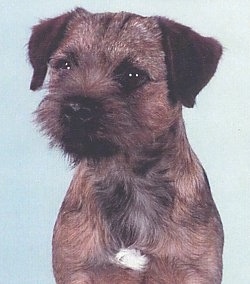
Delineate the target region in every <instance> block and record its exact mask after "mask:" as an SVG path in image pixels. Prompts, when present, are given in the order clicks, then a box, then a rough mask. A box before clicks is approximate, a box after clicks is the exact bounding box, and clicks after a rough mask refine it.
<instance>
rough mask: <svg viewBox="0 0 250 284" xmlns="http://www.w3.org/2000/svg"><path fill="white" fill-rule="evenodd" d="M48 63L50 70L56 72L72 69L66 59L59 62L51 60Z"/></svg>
mask: <svg viewBox="0 0 250 284" xmlns="http://www.w3.org/2000/svg"><path fill="white" fill-rule="evenodd" d="M49 63H50V65H51V66H52V68H54V69H57V70H70V69H71V68H72V66H71V62H70V61H69V60H66V59H60V60H54V59H51V60H50V61H49Z"/></svg>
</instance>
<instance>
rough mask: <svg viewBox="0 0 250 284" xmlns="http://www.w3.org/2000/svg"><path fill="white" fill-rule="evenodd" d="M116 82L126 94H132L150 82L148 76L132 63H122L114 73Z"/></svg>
mask: <svg viewBox="0 0 250 284" xmlns="http://www.w3.org/2000/svg"><path fill="white" fill-rule="evenodd" d="M114 76H115V80H116V81H117V82H118V83H119V84H120V86H121V87H122V88H123V89H124V90H125V91H126V92H132V91H134V90H135V89H137V88H139V87H141V86H142V85H143V84H145V83H146V82H147V81H148V80H149V76H148V74H147V73H146V72H145V71H143V70H141V69H139V68H137V67H135V66H133V65H132V64H131V63H130V62H128V61H125V62H122V63H121V64H120V65H119V66H118V67H117V68H116V69H115V71H114Z"/></svg>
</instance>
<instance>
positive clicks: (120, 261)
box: [111, 248, 149, 271]
mask: <svg viewBox="0 0 250 284" xmlns="http://www.w3.org/2000/svg"><path fill="white" fill-rule="evenodd" d="M111 262H113V263H115V264H116V265H119V266H121V267H124V268H130V269H132V270H135V271H145V270H146V269H147V265H148V262H149V259H148V257H147V256H146V255H144V254H142V253H141V251H139V250H136V249H131V248H122V249H120V250H119V251H118V252H117V253H116V255H115V256H114V257H113V258H112V259H111Z"/></svg>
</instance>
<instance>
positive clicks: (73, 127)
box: [60, 96, 117, 159]
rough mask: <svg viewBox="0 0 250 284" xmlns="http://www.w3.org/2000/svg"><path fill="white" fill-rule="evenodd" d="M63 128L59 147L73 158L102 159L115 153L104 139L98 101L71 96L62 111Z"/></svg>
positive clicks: (115, 150) (111, 144)
mask: <svg viewBox="0 0 250 284" xmlns="http://www.w3.org/2000/svg"><path fill="white" fill-rule="evenodd" d="M60 120H61V123H62V127H63V129H64V131H63V135H62V146H63V148H64V151H65V152H66V153H68V154H71V155H73V157H74V158H75V159H81V158H83V157H91V158H96V159H98V158H102V157H108V156H112V155H114V154H115V153H116V152H117V146H115V145H114V144H113V143H111V142H110V141H108V140H107V139H106V138H105V136H104V134H103V133H104V130H105V127H104V125H102V121H103V109H102V105H101V103H100V102H98V101H95V100H93V99H89V98H82V97H78V96H76V97H70V98H69V99H66V100H65V102H64V103H63V104H62V108H61V118H60Z"/></svg>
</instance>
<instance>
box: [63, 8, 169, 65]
mask: <svg viewBox="0 0 250 284" xmlns="http://www.w3.org/2000/svg"><path fill="white" fill-rule="evenodd" d="M65 43H66V47H67V48H70V46H74V48H76V47H77V48H78V50H79V51H80V52H85V51H92V52H95V53H98V52H99V53H101V52H104V53H105V54H106V55H108V56H109V57H110V59H111V60H114V61H115V60H116V59H117V57H119V58H123V57H128V56H129V57H132V58H137V57H140V56H141V57H143V58H151V62H152V59H154V58H155V60H161V59H162V58H163V57H164V52H163V50H162V44H161V31H160V29H159V27H158V24H157V21H156V20H155V19H154V18H153V17H142V16H138V15H135V14H130V13H126V12H120V13H100V14H87V15H86V14H84V13H80V14H77V15H76V16H75V17H74V18H73V19H72V21H71V23H70V24H69V26H68V29H67V33H66V38H65ZM161 55H162V58H160V57H161Z"/></svg>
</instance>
